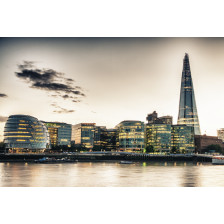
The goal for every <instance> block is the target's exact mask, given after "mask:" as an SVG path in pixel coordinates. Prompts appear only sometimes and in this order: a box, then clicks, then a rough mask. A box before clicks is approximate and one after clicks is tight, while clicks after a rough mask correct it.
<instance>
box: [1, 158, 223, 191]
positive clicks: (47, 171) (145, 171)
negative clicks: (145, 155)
mask: <svg viewBox="0 0 224 224" xmlns="http://www.w3.org/2000/svg"><path fill="white" fill-rule="evenodd" d="M223 173H224V166H222V165H212V164H211V163H199V162H198V163H192V162H136V163H134V164H120V163H119V162H78V163H62V164H35V163H0V175H1V176H0V186H1V187H224V175H223Z"/></svg>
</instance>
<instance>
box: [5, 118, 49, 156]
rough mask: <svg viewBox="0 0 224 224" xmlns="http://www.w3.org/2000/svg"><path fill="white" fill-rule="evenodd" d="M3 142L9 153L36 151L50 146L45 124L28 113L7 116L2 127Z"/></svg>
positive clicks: (42, 150)
mask: <svg viewBox="0 0 224 224" xmlns="http://www.w3.org/2000/svg"><path fill="white" fill-rule="evenodd" d="M4 143H5V145H6V150H7V151H8V152H9V153H36V152H44V151H45V150H46V149H49V148H50V138H49V133H48V130H47V128H46V126H45V125H44V124H43V123H42V122H41V121H39V120H38V119H37V118H35V117H31V116H28V115H11V116H9V117H8V120H7V122H6V124H5V128H4Z"/></svg>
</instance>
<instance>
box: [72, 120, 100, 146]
mask: <svg viewBox="0 0 224 224" xmlns="http://www.w3.org/2000/svg"><path fill="white" fill-rule="evenodd" d="M95 125H96V124H95V123H80V124H76V125H72V142H73V143H74V144H76V145H82V146H84V147H86V148H88V149H92V148H93V145H94V133H95Z"/></svg>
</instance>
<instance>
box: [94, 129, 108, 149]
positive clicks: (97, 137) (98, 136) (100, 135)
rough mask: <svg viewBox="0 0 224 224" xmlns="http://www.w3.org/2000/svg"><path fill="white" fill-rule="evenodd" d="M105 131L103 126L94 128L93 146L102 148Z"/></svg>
mask: <svg viewBox="0 0 224 224" xmlns="http://www.w3.org/2000/svg"><path fill="white" fill-rule="evenodd" d="M105 130H106V127H105V126H95V131H94V145H95V146H99V147H102V145H103V144H104V132H105Z"/></svg>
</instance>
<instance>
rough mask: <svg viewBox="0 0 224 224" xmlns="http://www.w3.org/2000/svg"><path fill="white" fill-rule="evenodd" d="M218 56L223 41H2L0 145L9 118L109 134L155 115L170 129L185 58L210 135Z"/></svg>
mask: <svg viewBox="0 0 224 224" xmlns="http://www.w3.org/2000/svg"><path fill="white" fill-rule="evenodd" d="M223 49H224V39H223V38H1V39H0V50H1V55H0V80H1V84H0V96H1V97H0V105H1V108H3V109H2V110H1V114H0V118H1V119H0V120H1V123H0V140H2V139H3V129H4V124H5V120H6V117H8V116H9V115H12V114H25V115H30V116H34V117H37V118H38V119H40V120H44V121H58V122H66V123H70V124H78V123H82V122H94V123H96V124H97V125H103V126H106V127H107V128H114V127H115V126H116V125H117V124H119V123H120V122H121V121H123V120H140V121H143V122H145V123H146V120H145V117H146V115H147V114H148V113H151V112H152V111H154V110H156V111H158V112H159V113H160V115H161V116H164V115H171V116H173V121H174V123H177V115H178V105H179V93H180V86H181V85H180V84H181V73H182V60H183V57H184V54H185V53H186V52H187V53H189V55H190V58H191V71H192V76H193V80H194V90H195V95H196V99H197V107H198V116H199V120H200V125H201V133H202V134H204V133H205V132H206V133H207V134H208V135H217V132H216V131H217V129H220V128H222V124H223V117H222V114H223V113H224V108H223V106H220V102H221V99H222V98H221V96H222V94H223V90H222V87H221V84H222V82H223V81H224V78H223V76H222V70H223V65H222V60H224V54H223V53H222V50H223ZM211 83H213V84H212V86H211ZM208 104H209V106H208ZM213 111H215V114H216V116H215V117H212V120H211V119H208V117H209V116H210V114H212V112H213ZM220 125H221V126H220Z"/></svg>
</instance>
